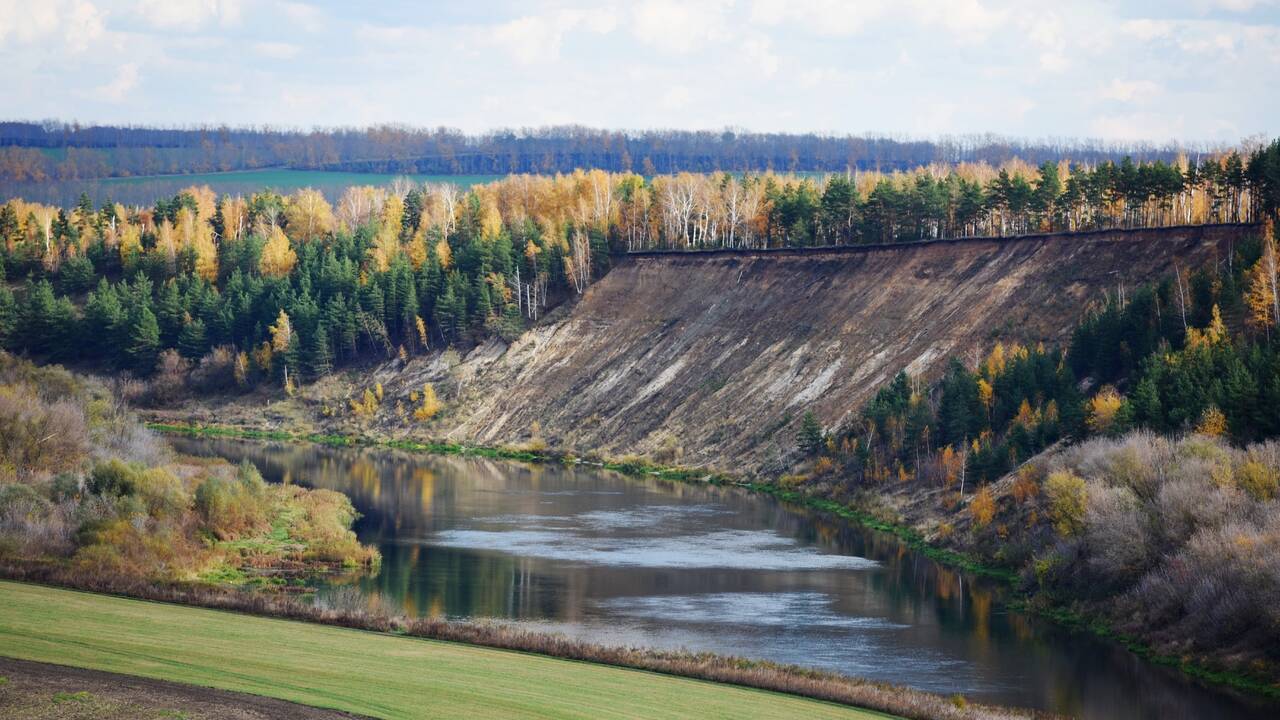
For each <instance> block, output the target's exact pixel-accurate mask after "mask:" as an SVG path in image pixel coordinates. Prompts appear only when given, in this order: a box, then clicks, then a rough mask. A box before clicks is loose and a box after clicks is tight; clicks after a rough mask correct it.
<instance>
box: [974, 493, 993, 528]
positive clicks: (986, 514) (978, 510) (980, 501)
mask: <svg viewBox="0 0 1280 720" xmlns="http://www.w3.org/2000/svg"><path fill="white" fill-rule="evenodd" d="M995 515H996V501H995V498H994V497H993V496H992V495H991V488H990V486H988V485H983V486H982V487H981V488H978V492H976V493H974V495H973V499H972V500H970V501H969V517H971V518H972V519H973V525H974V527H976V528H984V527H986V526H987V525H989V524H991V519H992V518H993V517H995Z"/></svg>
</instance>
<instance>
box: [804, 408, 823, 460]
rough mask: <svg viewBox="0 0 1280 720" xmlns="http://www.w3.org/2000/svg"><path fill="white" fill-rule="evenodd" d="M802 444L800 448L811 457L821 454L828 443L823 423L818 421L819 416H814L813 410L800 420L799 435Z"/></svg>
mask: <svg viewBox="0 0 1280 720" xmlns="http://www.w3.org/2000/svg"><path fill="white" fill-rule="evenodd" d="M797 440H798V441H799V444H800V450H801V452H803V453H804V454H805V455H808V456H809V457H815V456H817V455H818V454H820V453H821V452H822V451H823V449H825V448H826V445H827V437H826V434H825V433H823V431H822V424H821V423H819V422H818V418H816V417H814V415H813V413H812V412H805V414H804V417H803V418H802V419H801V420H800V432H799V434H798V435H797Z"/></svg>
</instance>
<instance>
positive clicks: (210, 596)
mask: <svg viewBox="0 0 1280 720" xmlns="http://www.w3.org/2000/svg"><path fill="white" fill-rule="evenodd" d="M0 578H3V579H4V580H7V581H13V582H20V583H26V584H32V585H37V586H43V587H53V588H61V589H68V590H75V591H82V592H89V593H95V594H100V595H108V596H114V597H120V598H128V599H132V600H141V601H150V602H158V603H165V604H172V605H178V606H190V607H200V608H206V609H214V610H224V611H229V612H235V613H240V614H245V615H251V616H258V617H269V618H277V619H284V620H294V621H303V622H307V623H313V624H318V625H329V626H337V627H343V628H350V629H356V630H365V631H369V632H373V633H379V634H383V635H387V636H401V637H409V638H421V639H428V640H439V641H444V642H450V643H459V644H465V645H471V646H477V647H483V648H495V649H500V650H513V651H517V652H523V653H531V654H536V655H541V656H546V657H552V658H560V659H567V660H575V661H580V662H587V663H592V664H596V665H602V666H609V667H617V668H626V669H631V670H643V671H647V672H653V673H658V674H661V675H669V676H673V677H681V678H690V679H696V680H705V681H709V682H714V683H722V684H725V685H732V686H737V687H744V688H753V689H757V690H765V691H769V692H776V693H782V694H786V695H792V696H797V697H802V698H808V699H813V700H821V701H824V702H831V703H835V704H838V705H844V706H848V707H851V708H856V709H863V710H872V711H876V712H883V713H888V714H890V715H891V716H894V717H901V718H907V719H910V720H976V719H979V718H981V719H990V720H1003V719H1005V718H1008V719H1013V718H1036V719H1044V720H1049V719H1050V718H1056V717H1058V716H1057V715H1054V714H1052V713H1047V712H1043V711H1037V710H1027V709H1021V708H1002V707H996V706H988V705H982V704H977V703H972V702H969V701H968V700H966V699H965V698H964V697H962V696H960V695H954V696H951V697H943V696H941V695H936V694H933V693H928V692H924V691H920V690H914V689H912V688H908V687H905V686H900V685H893V684H889V683H882V682H874V681H870V680H864V679H860V678H855V677H851V676H847V675H841V674H837V673H830V672H825V671H820V670H813V669H809V668H804V667H800V666H796V665H784V664H779V663H773V662H769V661H764V660H753V659H749V658H742V657H734V656H725V655H717V654H714V653H694V652H687V651H669V650H656V649H648V648H634V647H621V646H605V645H598V644H594V643H589V642H583V641H579V640H574V639H571V638H568V637H566V636H563V635H553V634H545V633H536V632H529V631H525V630H521V629H519V628H515V627H512V626H510V625H504V624H502V623H479V622H463V621H454V620H440V619H435V618H409V617H406V616H404V615H400V614H391V613H386V612H383V611H380V610H375V609H370V608H369V607H368V606H363V605H361V606H357V603H351V604H350V605H349V606H347V605H346V604H344V603H342V602H340V601H339V602H336V603H333V604H330V605H319V604H314V603H307V602H303V601H301V600H299V599H298V598H296V597H293V596H290V595H284V594H279V593H263V592H242V591H239V590H237V589H234V588H229V587H222V586H216V585H207V584H190V583H157V582H153V581H148V580H142V579H129V578H122V577H86V576H83V575H79V574H76V573H73V572H69V571H67V570H66V569H64V568H59V567H56V566H54V565H50V564H37V563H15V562H12V561H7V560H0Z"/></svg>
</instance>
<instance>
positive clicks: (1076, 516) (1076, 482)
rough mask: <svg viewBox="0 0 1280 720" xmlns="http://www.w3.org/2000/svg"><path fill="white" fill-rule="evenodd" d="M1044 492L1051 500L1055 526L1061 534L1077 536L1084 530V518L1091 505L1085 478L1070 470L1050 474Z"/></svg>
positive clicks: (1051, 511) (1051, 512)
mask: <svg viewBox="0 0 1280 720" xmlns="http://www.w3.org/2000/svg"><path fill="white" fill-rule="evenodd" d="M1044 491H1045V495H1046V496H1047V497H1048V498H1049V513H1050V515H1052V516H1053V526H1054V528H1055V529H1057V531H1058V532H1059V533H1060V534H1062V535H1075V534H1076V533H1078V532H1080V531H1081V530H1082V529H1084V516H1085V511H1086V510H1087V509H1088V504H1089V495H1088V489H1087V488H1086V486H1085V482H1084V478H1081V477H1079V476H1078V475H1076V474H1075V473H1072V472H1071V471H1070V470H1058V471H1057V472H1054V473H1050V475H1049V479H1048V480H1046V481H1045V483H1044Z"/></svg>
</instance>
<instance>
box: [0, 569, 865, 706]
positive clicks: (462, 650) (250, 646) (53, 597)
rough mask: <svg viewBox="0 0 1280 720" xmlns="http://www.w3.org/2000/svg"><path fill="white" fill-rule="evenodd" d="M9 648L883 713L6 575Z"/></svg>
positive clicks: (1, 641)
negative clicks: (114, 594) (62, 587)
mask: <svg viewBox="0 0 1280 720" xmlns="http://www.w3.org/2000/svg"><path fill="white" fill-rule="evenodd" d="M0 608H3V611H0V655H5V656H9V657H15V658H19V659H24V660H34V661H39V662H50V663H57V664H63V665H72V666H76V667H85V668H92V669H98V670H109V671H112V672H118V673H125V674H132V675H140V676H144V677H151V678H158V679H164V680H171V681H177V682H183V683H189V684H194V685H201V686H206V687H216V688H222V689H226V690H236V691H240V692H248V693H253V694H257V695H264V696H268V697H277V698H281V699H285V700H291V701H294V702H300V703H304V704H307V705H315V706H318V707H327V708H335V709H340V710H345V711H348V712H353V713H359V714H364V715H371V716H375V717H384V718H416V717H475V716H490V717H512V718H514V717H563V718H572V717H580V718H641V717H643V718H653V717H740V716H741V715H742V712H743V709H744V708H750V714H751V716H752V717H759V718H788V717H810V718H885V717H890V716H888V715H882V714H880V713H876V712H871V711H865V710H858V709H854V708H849V707H843V706H839V705H835V704H832V703H824V702H818V701H814V700H807V699H803V698H797V697H793V696H787V695H781V694H777V693H769V692H763V691H758V690H751V689H746V688H741V687H734V686H730V685H720V684H715V683H709V682H701V681H696V680H689V679H684V678H676V677H671V676H667V675H660V674H656V673H650V672H641V671H636V670H626V669H621V668H613V667H606V666H602V665H594V664H590V663H581V662H573V661H569V660H561V659H556V658H548V657H542V656H538V655H531V654H528V653H518V652H512V651H504V650H495V649H491V648H481V647H475V646H470V645H464V644H460V643H450V642H440V641H434V640H423V639H417V638H407V637H397V636H394V635H390V634H385V633H371V632H364V631H359V630H351V629H346V628H335V627H326V626H322V625H316V624H311V623H301V622H292V621H286V620H276V619H270V618H260V617H252V616H246V615H239V614H234V613H227V612H219V611H215V610H207V609H202V608H191V607H183V606H178V605H169V604H162V603H152V602H144V601H138V600H128V599H123V598H118V597H110V596H104V595H96V594H91V593H83V592H76V591H70V590H60V589H54V588H48V587H42V586H37V585H28V584H23V583H13V582H0Z"/></svg>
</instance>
